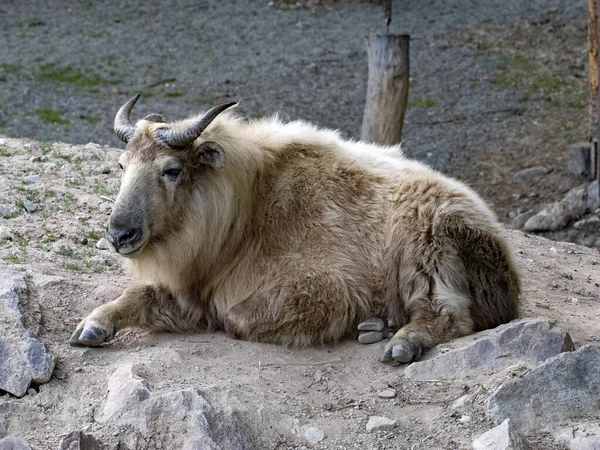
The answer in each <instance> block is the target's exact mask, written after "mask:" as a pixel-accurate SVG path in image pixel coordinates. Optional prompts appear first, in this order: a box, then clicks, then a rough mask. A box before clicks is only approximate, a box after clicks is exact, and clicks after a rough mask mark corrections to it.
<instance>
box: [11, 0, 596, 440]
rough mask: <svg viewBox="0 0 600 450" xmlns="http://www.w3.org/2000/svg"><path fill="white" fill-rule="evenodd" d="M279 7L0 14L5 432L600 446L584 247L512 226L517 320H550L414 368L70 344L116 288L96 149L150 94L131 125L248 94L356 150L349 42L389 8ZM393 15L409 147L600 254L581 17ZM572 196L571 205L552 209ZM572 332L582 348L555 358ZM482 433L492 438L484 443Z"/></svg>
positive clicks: (590, 255) (439, 4) (206, 340)
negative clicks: (350, 142) (331, 131)
mask: <svg viewBox="0 0 600 450" xmlns="http://www.w3.org/2000/svg"><path fill="white" fill-rule="evenodd" d="M272 3H273V4H272V5H271V6H269V2H267V1H265V2H258V1H250V0H240V1H217V0H203V1H188V0H179V1H178V2H177V3H176V4H175V5H174V6H173V7H171V8H165V7H164V2H160V1H158V0H147V1H145V2H143V3H142V2H119V1H116V0H111V1H105V2H91V1H85V0H82V1H78V2H71V3H69V5H68V6H65V4H64V3H63V2H59V1H57V0H50V1H47V0H46V1H43V2H42V1H37V0H27V1H21V2H16V1H10V2H8V3H6V2H5V3H3V4H1V5H0V39H2V43H3V44H2V45H3V49H2V52H1V53H0V87H1V89H0V122H1V123H0V127H1V130H0V133H2V134H3V135H5V136H14V137H17V138H18V139H13V138H7V137H3V136H2V137H0V259H2V261H4V263H5V264H6V265H4V264H3V265H2V266H1V267H0V281H1V283H0V299H1V300H3V302H0V307H1V308H2V309H0V316H1V317H2V319H1V320H2V321H1V323H2V330H3V333H2V335H1V336H0V355H2V358H0V374H1V375H3V376H0V383H3V384H2V386H1V387H0V393H1V394H3V395H2V396H0V438H1V437H2V436H3V435H4V434H8V435H11V436H18V437H21V438H23V439H25V440H26V441H27V442H28V443H29V444H30V445H31V446H32V447H33V448H34V449H56V448H58V447H59V444H60V443H61V441H63V439H64V440H65V441H64V442H63V444H60V445H62V447H61V448H67V447H68V444H67V441H69V440H77V439H79V440H80V441H82V442H83V441H86V440H87V443H86V444H81V448H96V447H93V445H96V444H93V443H90V442H89V441H91V440H92V438H89V437H85V436H84V437H82V436H80V435H79V434H77V433H78V432H79V431H82V432H84V433H85V434H86V435H93V436H95V438H97V440H98V441H99V442H100V443H101V446H102V448H110V449H116V448H119V449H122V448H131V449H134V448H139V449H146V448H150V449H154V448H169V449H170V448H198V447H199V448H217V446H218V447H220V448H223V449H229V448H235V449H237V448H240V449H241V448H252V449H254V448H260V449H263V448H264V449H280V450H281V449H292V448H298V449H300V448H315V449H386V448H387V449H415V450H417V449H467V448H472V447H473V445H474V444H472V443H473V441H474V440H475V439H476V438H479V437H480V436H481V435H482V434H483V433H485V432H487V431H488V430H489V429H490V428H492V427H494V426H496V425H501V427H500V428H499V429H496V431H495V432H496V433H499V435H500V436H501V435H502V434H503V433H504V436H506V435H507V434H510V435H511V436H513V437H514V436H515V435H518V436H519V437H518V438H515V439H513V442H514V443H515V444H514V448H520V447H516V446H517V445H519V444H518V442H519V440H522V439H525V440H527V441H528V442H529V446H530V448H532V449H534V450H535V449H539V450H542V449H543V450H546V449H548V450H553V449H563V448H567V447H568V448H573V449H584V448H586V449H587V448H598V447H600V444H598V440H597V439H598V435H600V430H599V429H598V428H597V425H596V424H597V422H598V420H597V416H598V414H600V411H599V410H598V408H597V404H598V400H600V394H599V391H600V387H599V386H600V381H599V380H598V378H597V374H598V373H600V371H598V368H600V367H599V366H598V355H597V352H596V351H595V347H596V345H597V343H598V341H599V340H600V320H598V319H599V316H600V313H599V312H598V311H599V310H598V301H599V299H600V275H599V274H600V270H599V265H600V262H599V258H598V252H597V250H595V249H591V248H585V247H579V246H576V245H573V244H568V243H558V242H553V241H549V240H546V239H543V238H541V237H537V236H532V235H528V234H525V233H522V232H520V231H508V232H507V236H508V238H509V240H510V241H511V243H512V246H513V248H514V250H515V252H516V254H517V259H518V262H519V265H520V267H521V268H522V270H523V273H524V280H525V286H524V287H525V289H524V295H523V316H524V317H527V318H538V317H542V318H547V319H549V320H552V321H554V322H555V324H556V325H553V326H550V325H549V324H547V323H546V322H527V323H525V324H520V325H519V324H515V325H514V326H513V327H511V328H510V329H509V330H508V331H506V330H505V331H502V330H500V331H498V333H499V334H497V335H496V334H494V335H486V336H480V337H478V339H477V340H476V341H474V340H473V338H469V339H467V340H465V341H461V342H459V343H455V344H453V345H454V346H447V347H443V348H441V349H437V350H436V351H435V352H433V353H431V354H430V357H431V361H430V362H424V363H419V365H418V364H413V365H412V366H411V368H410V369H407V368H390V367H387V366H383V365H381V364H379V363H378V362H377V357H378V355H379V354H380V352H381V348H380V347H381V346H382V345H383V344H373V345H364V346H363V345H359V344H358V343H356V342H350V341H349V342H344V343H343V344H341V345H339V346H336V347H334V348H324V349H308V350H302V351H293V350H288V349H285V348H281V347H276V346H269V345H259V344H252V343H246V342H238V341H233V340H231V339H229V338H227V337H226V336H225V335H223V334H220V333H217V334H195V335H169V334H165V335H159V334H145V333H138V332H126V333H123V334H121V335H120V336H119V337H118V338H117V339H116V340H115V341H114V342H112V343H111V344H110V345H108V346H107V347H106V348H102V349H75V348H71V347H69V346H68V345H67V344H66V340H67V339H68V336H69V335H70V332H71V331H72V330H73V328H74V327H75V325H76V324H77V322H78V321H79V320H80V319H81V318H82V317H84V316H85V315H86V314H87V313H88V312H89V311H91V310H92V309H93V308H94V307H95V306H97V305H99V304H101V303H103V302H106V301H109V300H112V299H113V298H114V297H115V296H116V295H118V293H119V291H120V290H121V289H122V288H123V287H124V286H126V285H127V284H128V282H129V281H130V280H128V278H127V276H126V275H125V274H124V273H123V272H122V270H121V269H120V263H119V261H118V259H117V258H116V257H115V256H114V255H112V254H110V253H108V251H106V250H104V249H102V248H97V243H98V241H99V240H100V238H101V233H102V229H103V226H104V223H105V221H106V218H107V215H108V214H109V213H110V210H111V202H110V199H111V198H113V197H114V196H115V194H116V192H117V190H118V184H119V175H118V173H117V158H118V154H119V151H118V150H116V149H114V148H111V147H106V146H105V145H104V144H109V145H111V146H117V143H118V141H117V140H116V138H114V136H113V135H112V131H111V123H112V119H113V115H114V112H115V111H116V109H117V108H118V106H119V105H120V104H121V103H122V102H123V101H124V100H126V99H127V98H129V97H130V96H131V95H132V93H134V92H142V94H143V97H144V98H143V99H142V101H140V103H139V107H136V114H139V117H141V116H142V115H145V114H147V113H149V112H161V113H163V114H165V115H166V116H167V117H168V118H177V117H182V116H185V115H189V114H193V113H195V112H196V111H198V110H202V109H204V108H206V107H207V106H209V105H212V104H213V103H215V102H217V101H221V100H226V99H239V98H242V104H241V105H242V106H241V110H242V112H243V113H245V114H247V115H249V116H261V115H264V114H271V113H274V112H280V113H281V114H282V116H283V117H284V118H288V117H289V118H306V119H309V120H312V121H315V122H317V123H319V124H321V125H324V126H329V127H334V128H340V129H341V130H342V131H343V132H344V133H345V134H346V135H349V136H356V134H357V130H359V128H360V121H361V116H362V107H363V101H364V94H365V86H366V54H365V51H364V43H363V41H362V36H363V35H365V34H367V33H368V32H370V31H374V30H382V26H383V20H382V17H383V15H382V11H381V7H379V6H378V5H376V4H372V3H362V2H353V1H352V2H347V1H342V0H339V1H335V0H323V1H317V0H307V1H306V2H287V1H283V0H281V1H275V2H272ZM292 3H293V4H292ZM348 3H350V5H348ZM344 6H346V7H344ZM324 11H325V12H324ZM326 11H331V12H326ZM394 11H395V14H394V20H393V22H392V31H393V32H410V33H411V36H412V42H411V72H412V78H411V88H410V89H411V91H410V103H409V110H408V112H407V116H406V123H405V127H404V130H405V136H404V146H405V149H406V151H407V153H408V154H409V155H410V156H413V157H415V158H418V159H420V160H425V161H427V162H429V163H430V164H431V165H433V166H434V167H436V168H438V169H440V170H442V171H443V172H445V173H448V174H450V175H453V176H456V177H459V178H462V179H465V180H466V181H468V182H469V184H471V185H472V186H474V187H475V188H476V189H477V190H478V191H479V192H480V193H481V194H482V195H483V196H484V197H485V198H486V199H487V200H488V201H489V202H490V203H491V204H492V205H493V206H494V208H495V209H496V211H497V212H498V213H499V215H500V217H501V218H502V219H503V220H504V221H506V222H507V223H511V224H512V223H513V222H514V221H515V220H516V219H517V218H519V220H520V222H519V223H518V224H517V225H519V227H525V225H526V223H527V222H528V221H529V220H530V219H532V218H533V217H534V215H535V214H538V213H541V212H543V211H545V210H549V211H550V210H551V211H555V210H559V211H560V212H561V213H564V212H565V211H566V212H567V214H570V215H569V216H568V219H567V222H566V226H569V225H571V224H573V223H576V221H577V220H578V219H581V218H582V217H584V220H586V222H585V223H584V224H583V225H581V224H580V225H578V226H580V227H582V230H583V231H581V232H577V233H573V232H572V231H571V230H570V229H566V230H558V231H556V234H552V233H554V232H547V231H542V230H531V231H535V232H537V233H541V234H547V235H548V236H556V237H559V238H561V239H569V240H576V241H581V242H585V243H586V244H587V245H590V246H591V245H596V242H597V240H598V239H597V238H598V235H599V233H600V231H599V230H598V223H597V222H600V220H596V219H594V217H598V211H597V210H596V209H594V206H595V208H597V207H598V206H596V205H594V204H593V203H588V198H587V197H586V195H587V194H585V193H587V192H588V191H589V189H590V187H588V186H587V185H584V184H583V183H584V181H585V180H584V179H583V178H582V177H581V176H579V175H577V174H575V173H572V171H570V170H569V168H568V164H567V160H566V155H567V152H566V146H567V145H568V144H572V143H575V142H579V141H582V140H583V141H585V140H586V138H587V119H586V87H585V83H586V64H585V61H586V44H585V42H586V41H585V40H586V4H585V1H583V0H578V1H574V2H562V1H559V0H550V1H548V0H535V1H534V0H532V1H528V2H522V1H518V0H507V1H504V2H466V1H465V2H463V1H458V2H445V1H441V0H430V1H421V2H399V1H397V2H394ZM166 61H167V62H168V63H166ZM136 117H137V116H136ZM29 138H36V139H38V140H39V141H36V140H32V139H29ZM53 141H63V142H71V143H77V144H79V145H77V146H72V145H68V144H61V143H56V142H53ZM89 141H94V142H98V143H100V144H93V143H90V144H87V143H88V142H89ZM118 145H120V144H118ZM579 186H581V187H580V188H579V190H577V189H575V190H574V191H572V190H571V189H572V188H574V187H575V188H577V187H579ZM584 192H585V193H584ZM565 196H567V197H569V199H570V200H569V202H568V206H565V205H564V204H563V205H562V206H561V205H558V206H556V205H555V204H553V203H552V202H557V201H559V200H561V199H563V197H565ZM571 200H573V201H571ZM546 203H548V204H549V205H550V206H548V207H547V208H545V204H546ZM574 211H575V212H576V213H574ZM523 214H525V216H528V217H525V216H523ZM585 215H587V216H585ZM542 216H544V214H542ZM546 216H548V215H547V214H546ZM546 216H545V217H546ZM536 220H537V222H536ZM536 220H533V221H532V222H531V223H532V224H535V223H539V222H540V221H542V222H543V221H544V220H546V219H545V218H539V217H538V219H536ZM557 220H563V219H561V218H560V217H559V219H557ZM533 226H534V225H531V227H533ZM561 233H562V234H561ZM100 247H102V245H100ZM564 332H568V333H569V335H570V338H571V339H572V341H573V343H574V347H575V348H576V349H580V350H579V351H577V352H570V351H566V350H571V347H570V346H569V340H568V338H567V337H566V335H565V334H564ZM477 342H483V343H484V344H485V345H486V347H485V348H486V349H488V348H493V349H495V350H494V351H493V352H491V354H492V355H494V357H493V358H487V359H486V358H484V357H483V355H484V354H490V352H487V350H486V352H483V353H482V352H481V349H480V347H478V346H477ZM40 343H41V344H40ZM8 344H10V345H8ZM42 344H43V346H45V348H46V350H47V352H48V353H44V352H42V351H41V350H40V348H41V345H42ZM479 345H482V344H479ZM586 345H591V347H585V346H586ZM582 347H585V348H582ZM461 349H462V350H461ZM565 351H566V352H565ZM559 353H561V354H560V355H558V354H559ZM445 355H450V358H451V361H452V364H450V363H448V360H447V359H444V358H448V356H445ZM555 355H558V356H555ZM465 361H474V363H473V364H474V365H471V366H469V365H468V364H467V363H466V362H465ZM459 363H460V364H459ZM461 364H462V365H461ZM15 367H17V368H18V370H17V371H16V375H15V372H14V371H12V372H11V374H12V375H11V376H10V377H9V376H7V373H8V372H6V371H8V370H9V369H11V370H13V369H14V368H15ZM440 367H443V368H446V369H448V370H447V371H446V372H444V371H440ZM453 367H454V368H460V372H454V373H453V372H452V370H451V369H452V368H453ZM457 370H458V369H457ZM3 371H4V372H3ZM419 374H421V375H419ZM582 374H583V375H582ZM48 378H49V379H48ZM31 380H33V381H31ZM30 381H31V383H30ZM23 386H25V387H24V388H23ZM9 389H10V390H11V392H12V391H13V390H14V392H18V391H19V390H20V391H19V392H18V393H17V394H15V393H14V392H13V394H10V393H9ZM23 389H24V391H23ZM582 392H583V393H586V394H588V395H586V396H584V397H582V396H581V393H582ZM515 399H517V401H516V402H515ZM557 405H560V406H561V407H557ZM507 417H509V418H510V422H508V423H507V422H504V419H505V418H507ZM378 418H379V419H378ZM190 429H195V430H197V432H196V433H191V432H189V431H187V430H190ZM71 432H77V433H76V434H74V435H68V436H67V434H68V433H71ZM486 439H487V440H489V439H491V440H492V441H494V442H499V441H500V439H501V438H499V437H494V436H492V437H491V438H490V437H489V436H488V437H486V436H484V437H481V439H479V441H478V442H479V443H478V444H475V445H482V446H484V445H486V444H485V441H486ZM209 440H210V441H209ZM211 441H212V443H211ZM1 444H2V442H1V441H0V448H2V445H1ZM213 444H214V445H213ZM194 445H195V446H196V447H194ZM202 445H204V447H202ZM211 445H212V446H213V447H210V446H211ZM186 446H187V447H186ZM24 448H26V447H24ZM476 448H477V447H476ZM479 448H486V447H479Z"/></svg>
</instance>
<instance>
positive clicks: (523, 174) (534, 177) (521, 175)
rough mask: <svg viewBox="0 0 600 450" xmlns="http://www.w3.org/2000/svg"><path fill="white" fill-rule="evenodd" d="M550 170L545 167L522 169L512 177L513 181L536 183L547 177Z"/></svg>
mask: <svg viewBox="0 0 600 450" xmlns="http://www.w3.org/2000/svg"><path fill="white" fill-rule="evenodd" d="M549 173H550V169H548V168H547V167H545V166H535V167H529V168H527V169H523V170H521V171H519V172H517V173H515V174H514V175H513V179H514V180H515V181H538V180H541V179H542V178H543V177H544V175H548V174H549Z"/></svg>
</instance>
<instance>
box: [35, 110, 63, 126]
mask: <svg viewBox="0 0 600 450" xmlns="http://www.w3.org/2000/svg"><path fill="white" fill-rule="evenodd" d="M35 113H36V114H37V115H38V117H39V118H40V119H42V120H43V121H44V122H46V123H56V124H59V125H68V124H69V121H68V120H67V119H63V117H62V113H61V112H60V111H56V110H55V109H51V108H38V109H36V110H35Z"/></svg>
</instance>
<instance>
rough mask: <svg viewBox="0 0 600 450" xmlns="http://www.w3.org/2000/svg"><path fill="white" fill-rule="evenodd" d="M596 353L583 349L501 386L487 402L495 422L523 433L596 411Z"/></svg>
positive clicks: (599, 395)
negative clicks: (512, 426)
mask: <svg viewBox="0 0 600 450" xmlns="http://www.w3.org/2000/svg"><path fill="white" fill-rule="evenodd" d="M598 405H600V350H598V349H597V348H596V347H594V346H591V345H587V346H585V347H582V348H580V349H579V350H577V351H576V352H568V353H562V354H560V355H558V356H556V357H554V358H551V359H549V360H547V361H546V362H545V363H544V364H542V365H541V366H539V367H536V368H535V369H533V370H531V371H529V372H527V373H525V374H524V375H523V376H522V377H521V378H517V379H514V380H509V381H507V382H505V383H504V384H503V385H502V386H500V387H499V388H498V390H497V391H496V392H495V393H494V394H493V395H492V396H491V397H490V398H489V399H488V401H487V405H486V408H487V414H488V416H489V417H490V418H491V419H492V420H493V421H494V422H495V423H498V424H499V423H501V422H502V421H504V420H506V419H507V418H510V419H511V420H512V421H513V422H514V424H515V425H516V426H517V427H518V428H519V429H520V430H521V431H524V432H529V431H532V430H538V429H550V428H552V427H554V426H555V425H557V424H559V423H560V422H562V421H564V420H567V419H572V418H576V417H580V416H586V415H589V414H595V415H597V414H598V412H599V411H600V409H599V406H598Z"/></svg>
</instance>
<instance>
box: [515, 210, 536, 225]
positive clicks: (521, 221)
mask: <svg viewBox="0 0 600 450" xmlns="http://www.w3.org/2000/svg"><path fill="white" fill-rule="evenodd" d="M538 212H539V211H535V210H531V211H525V212H522V213H520V214H517V215H516V216H515V217H513V219H512V222H511V225H512V227H513V228H514V229H516V230H521V229H522V228H523V227H524V226H525V224H526V223H527V221H528V220H529V219H531V218H532V217H533V216H535V215H536V214H537V213H538Z"/></svg>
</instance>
